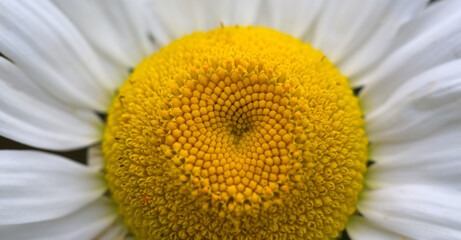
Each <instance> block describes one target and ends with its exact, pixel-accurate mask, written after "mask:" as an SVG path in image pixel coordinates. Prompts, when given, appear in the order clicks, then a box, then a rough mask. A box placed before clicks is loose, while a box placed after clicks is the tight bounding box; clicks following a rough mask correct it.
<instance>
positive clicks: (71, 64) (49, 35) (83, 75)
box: [0, 0, 116, 112]
mask: <svg viewBox="0 0 461 240" xmlns="http://www.w3.org/2000/svg"><path fill="white" fill-rule="evenodd" d="M0 32H2V34H1V35H0V52H2V53H3V54H4V55H5V56H7V57H8V58H10V59H11V60H13V62H14V63H15V64H16V65H17V66H18V67H19V68H21V69H22V71H24V72H25V74H26V75H28V76H29V77H30V78H31V79H32V80H34V81H35V82H36V83H37V84H38V85H39V86H40V87H42V88H44V89H45V90H46V91H47V92H48V93H49V94H50V95H52V96H54V97H56V98H57V99H59V100H60V101H62V102H64V103H66V104H68V105H70V106H78V107H84V108H90V109H95V110H98V111H101V112H102V111H105V110H106V108H107V106H108V105H109V103H110V99H111V96H112V94H113V93H112V91H113V89H114V87H115V82H114V81H113V79H114V78H116V76H114V75H113V74H111V73H110V72H108V71H105V69H104V68H103V67H102V65H101V64H100V62H99V60H98V59H99V58H98V56H97V55H95V53H94V51H93V50H92V48H91V47H90V46H89V44H88V43H87V42H86V40H85V39H84V38H83V37H82V35H81V34H80V33H79V32H78V31H77V29H76V28H75V26H74V25H72V23H71V22H70V21H69V20H68V19H67V18H66V17H65V16H64V15H63V14H62V13H61V12H60V11H59V9H57V8H56V7H55V6H54V5H52V4H50V3H49V2H47V1H41V2H37V1H14V0H6V1H1V2H0Z"/></svg>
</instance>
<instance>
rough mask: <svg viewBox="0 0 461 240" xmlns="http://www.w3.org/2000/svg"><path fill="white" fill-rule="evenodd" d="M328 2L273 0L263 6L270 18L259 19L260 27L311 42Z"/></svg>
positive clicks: (318, 0)
mask: <svg viewBox="0 0 461 240" xmlns="http://www.w3.org/2000/svg"><path fill="white" fill-rule="evenodd" d="M325 2H326V1H322V0H312V1H300V0H286V1H280V0H271V1H268V2H267V3H265V4H263V5H262V6H261V8H262V10H264V9H263V8H264V7H267V8H268V9H267V14H265V15H269V16H270V17H265V18H262V17H261V18H259V19H258V25H263V26H267V27H270V28H273V29H278V30H279V31H281V32H284V33H287V34H289V35H291V36H293V37H296V38H300V39H303V40H304V41H306V42H310V41H311V40H312V39H313V36H314V26H315V21H316V20H317V17H318V16H319V15H320V14H321V12H322V10H323V8H324V5H325Z"/></svg>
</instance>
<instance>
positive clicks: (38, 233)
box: [0, 198, 117, 240]
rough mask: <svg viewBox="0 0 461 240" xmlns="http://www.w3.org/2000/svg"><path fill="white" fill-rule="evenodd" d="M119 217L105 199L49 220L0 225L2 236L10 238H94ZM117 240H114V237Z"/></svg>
mask: <svg viewBox="0 0 461 240" xmlns="http://www.w3.org/2000/svg"><path fill="white" fill-rule="evenodd" d="M116 217H117V212H116V210H115V206H114V204H113V202H112V201H109V200H108V199H105V198H99V199H98V200H96V201H94V202H92V203H90V204H88V205H87V206H85V207H83V208H82V209H79V210H78V211H75V212H73V213H70V214H68V215H65V216H63V217H61V218H56V219H51V220H48V221H41V222H33V223H25V224H17V225H8V226H2V225H0V233H1V234H2V238H4V239H8V240H24V239H27V240H92V239H95V237H97V236H99V235H100V234H104V232H103V231H104V230H105V229H106V228H107V227H108V226H110V225H111V224H112V223H113V222H114V219H116ZM114 240H115V239H114Z"/></svg>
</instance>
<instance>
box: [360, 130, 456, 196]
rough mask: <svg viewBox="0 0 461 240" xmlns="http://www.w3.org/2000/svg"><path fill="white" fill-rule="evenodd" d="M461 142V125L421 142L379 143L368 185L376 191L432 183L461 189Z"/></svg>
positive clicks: (373, 154) (373, 153) (368, 176)
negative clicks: (396, 186) (394, 186)
mask: <svg viewBox="0 0 461 240" xmlns="http://www.w3.org/2000/svg"><path fill="white" fill-rule="evenodd" d="M458 125H459V124H458ZM460 139H461V126H453V125H448V126H444V127H443V128H441V129H439V130H438V131H436V132H434V133H432V134H431V135H429V136H426V137H424V138H422V139H420V140H418V141H409V142H403V143H402V142H399V143H384V144H376V145H374V146H373V147H372V150H371V151H370V153H371V155H370V158H371V159H373V160H375V164H374V165H372V166H371V167H370V168H369V170H368V173H367V181H366V183H367V185H368V186H370V187H372V188H381V187H385V186H390V185H397V184H428V185H434V186H448V187H450V188H452V189H458V190H461V158H460V156H461V141H460Z"/></svg>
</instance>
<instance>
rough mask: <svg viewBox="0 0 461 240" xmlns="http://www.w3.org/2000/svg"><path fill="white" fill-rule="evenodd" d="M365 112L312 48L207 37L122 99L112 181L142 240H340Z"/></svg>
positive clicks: (176, 45) (356, 177)
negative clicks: (363, 112)
mask: <svg viewBox="0 0 461 240" xmlns="http://www.w3.org/2000/svg"><path fill="white" fill-rule="evenodd" d="M361 115H362V114H361V110H360V107H359V104H358V99H357V98H356V97H355V96H354V94H353V92H352V90H351V88H350V86H349V84H348V81H347V79H346V78H345V77H344V76H342V75H341V74H340V73H339V72H338V70H337V69H336V68H335V67H334V66H333V64H332V63H331V62H329V61H328V59H327V58H326V57H325V56H324V55H323V54H322V53H321V52H320V51H317V50H315V49H313V48H312V47H311V46H310V45H309V44H303V43H302V42H301V41H300V40H297V39H295V38H293V37H291V36H288V35H285V34H282V33H279V32H276V31H274V30H270V29H266V28H253V27H248V28H244V27H225V28H220V29H216V30H213V31H210V32H206V33H201V32H197V33H194V34H192V35H190V36H186V37H183V38H181V39H179V40H176V41H174V42H172V43H171V44H170V45H168V46H166V47H164V48H162V49H161V50H160V51H159V52H158V53H155V54H154V55H152V56H151V57H150V58H147V59H145V60H144V61H143V62H142V63H141V64H140V65H139V66H137V67H136V68H135V70H134V72H133V74H132V75H131V76H130V77H129V78H128V80H127V81H126V82H125V84H124V85H123V87H121V88H120V90H119V93H118V94H117V96H116V97H115V98H114V100H113V102H112V106H111V108H110V110H109V112H108V120H107V126H106V129H105V132H104V139H103V144H102V148H103V153H104V160H105V164H106V171H107V174H106V178H107V181H108V183H109V189H110V192H111V195H112V197H113V199H114V200H115V202H116V203H117V204H118V209H119V212H120V214H121V215H122V216H123V217H124V221H125V223H126V224H127V226H128V227H129V228H130V230H131V231H132V232H133V234H134V235H136V236H137V238H138V239H331V238H335V237H337V236H338V234H339V233H340V232H341V231H342V230H343V229H344V227H345V224H346V223H347V219H348V216H349V215H351V214H352V213H354V211H355V204H356V202H357V199H358V194H359V192H360V191H361V189H362V181H363V173H364V172H365V171H366V160H367V157H368V156H367V155H368V154H367V139H366V137H365V131H364V130H363V124H364V121H363V119H362V117H361Z"/></svg>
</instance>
